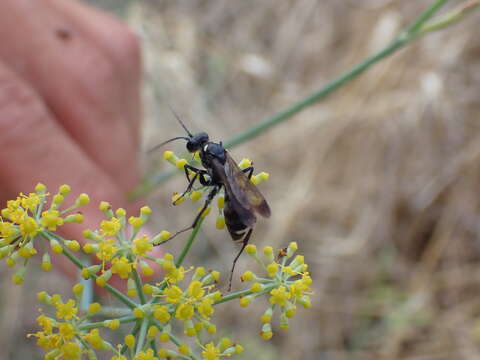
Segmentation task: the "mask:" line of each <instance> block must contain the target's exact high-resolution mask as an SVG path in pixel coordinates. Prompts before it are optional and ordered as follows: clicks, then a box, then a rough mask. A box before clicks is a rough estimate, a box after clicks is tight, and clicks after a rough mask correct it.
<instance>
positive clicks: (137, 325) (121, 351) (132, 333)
mask: <svg viewBox="0 0 480 360" xmlns="http://www.w3.org/2000/svg"><path fill="white" fill-rule="evenodd" d="M141 324H142V322H140V321H137V322H136V323H135V326H134V327H133V329H132V331H131V332H130V334H131V335H133V336H137V333H138V331H139V330H140V326H141ZM127 349H128V346H127V345H125V344H123V346H122V348H121V350H120V354H125V351H127Z"/></svg>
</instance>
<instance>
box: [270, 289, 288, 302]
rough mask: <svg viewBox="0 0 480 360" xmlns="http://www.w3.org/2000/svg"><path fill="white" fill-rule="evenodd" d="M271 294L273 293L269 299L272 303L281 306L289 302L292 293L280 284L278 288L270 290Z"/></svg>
mask: <svg viewBox="0 0 480 360" xmlns="http://www.w3.org/2000/svg"><path fill="white" fill-rule="evenodd" d="M270 295H272V296H271V297H270V299H269V301H270V303H271V304H277V305H280V306H285V305H286V304H287V300H288V299H290V297H291V294H290V293H289V292H287V289H286V288H285V286H280V287H278V288H276V289H273V290H272V291H270Z"/></svg>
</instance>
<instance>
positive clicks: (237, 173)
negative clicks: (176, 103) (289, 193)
mask: <svg viewBox="0 0 480 360" xmlns="http://www.w3.org/2000/svg"><path fill="white" fill-rule="evenodd" d="M174 114H175V113H174ZM175 116H176V118H177V120H178V122H179V123H180V125H182V127H183V128H184V129H185V131H186V132H187V134H188V137H185V136H178V137H175V138H173V139H170V140H167V141H165V142H163V143H162V144H159V145H157V146H155V147H154V148H153V149H151V150H150V151H153V150H156V149H158V148H159V147H161V146H163V145H165V144H167V143H169V142H171V141H175V140H180V139H183V140H186V141H187V150H188V152H190V153H195V152H197V151H199V155H200V160H201V162H202V165H203V167H204V169H199V168H196V167H194V166H191V165H189V164H186V165H185V168H184V169H185V175H186V177H187V180H188V186H187V188H186V190H185V191H184V192H183V194H181V195H180V196H179V197H178V198H177V199H176V200H175V202H174V204H175V203H176V202H178V200H179V199H181V198H182V197H183V196H185V195H186V194H187V193H188V192H190V191H191V190H192V188H193V186H194V184H195V181H197V180H198V181H199V182H200V184H201V185H203V186H207V187H210V188H211V190H210V192H209V193H208V195H207V198H206V200H205V203H204V205H203V207H202V208H201V210H200V212H199V213H198V214H197V216H196V217H195V220H194V221H193V223H192V225H191V226H189V227H188V228H185V229H183V230H180V231H178V232H177V233H175V234H173V235H172V237H171V238H173V237H175V236H177V235H178V234H180V233H183V232H185V231H188V230H191V229H193V228H194V227H195V226H196V225H197V223H198V221H199V220H200V219H201V217H202V215H203V213H204V212H205V211H206V209H207V208H208V206H209V205H210V203H211V202H212V200H213V198H214V197H215V196H216V195H217V194H218V192H219V191H220V190H221V189H222V188H223V189H224V191H225V205H224V208H223V214H224V217H225V225H226V226H227V229H228V232H229V233H230V236H231V237H232V239H233V240H234V241H236V242H241V243H242V247H241V249H240V251H239V252H238V254H237V256H235V259H234V260H233V265H232V270H231V272H230V281H229V290H230V288H231V285H232V276H233V271H234V269H235V264H236V263H237V260H238V258H239V257H240V255H241V254H242V252H243V250H244V249H245V247H246V246H247V244H248V241H249V240H250V236H251V235H252V231H253V227H254V226H255V222H256V221H257V217H256V214H260V215H261V216H263V217H266V218H268V217H270V207H269V206H268V203H267V201H266V200H265V198H264V197H263V195H262V193H261V192H260V191H259V190H258V188H257V187H256V186H255V185H254V184H253V183H252V182H251V181H250V179H251V177H252V174H253V166H249V167H247V168H245V169H243V170H241V169H240V168H239V167H238V166H237V163H236V162H235V160H233V159H232V157H231V156H230V154H229V153H228V151H227V150H226V149H225V148H224V147H223V145H222V142H219V143H215V142H213V141H210V139H209V137H208V134H207V133H205V132H201V133H198V134H195V135H193V134H192V133H191V132H190V131H189V130H188V129H187V127H186V126H185V124H184V123H183V122H182V120H180V118H179V117H178V116H177V115H176V114H175ZM192 174H193V175H192Z"/></svg>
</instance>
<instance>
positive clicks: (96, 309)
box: [88, 302, 102, 315]
mask: <svg viewBox="0 0 480 360" xmlns="http://www.w3.org/2000/svg"><path fill="white" fill-rule="evenodd" d="M101 309H102V305H100V304H99V303H98V302H94V303H91V304H90V306H89V307H88V313H89V314H92V315H93V314H96V313H97V312H99V311H100V310H101Z"/></svg>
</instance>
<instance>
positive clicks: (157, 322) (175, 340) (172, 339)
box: [152, 319, 200, 360]
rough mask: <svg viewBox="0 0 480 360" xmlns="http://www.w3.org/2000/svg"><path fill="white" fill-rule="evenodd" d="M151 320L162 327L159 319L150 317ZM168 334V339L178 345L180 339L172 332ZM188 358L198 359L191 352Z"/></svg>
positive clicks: (198, 359)
mask: <svg viewBox="0 0 480 360" xmlns="http://www.w3.org/2000/svg"><path fill="white" fill-rule="evenodd" d="M152 322H153V323H154V324H155V326H156V327H157V328H159V329H163V325H162V324H161V323H160V321H158V320H156V319H152ZM169 336H170V341H171V342H172V343H174V344H175V345H176V346H177V347H178V346H180V345H181V344H182V343H181V342H180V340H179V339H178V338H177V337H176V336H175V335H173V334H172V333H170V334H169ZM185 358H189V357H185ZM190 358H192V359H195V360H200V358H199V357H197V356H196V355H194V354H191V355H190Z"/></svg>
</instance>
